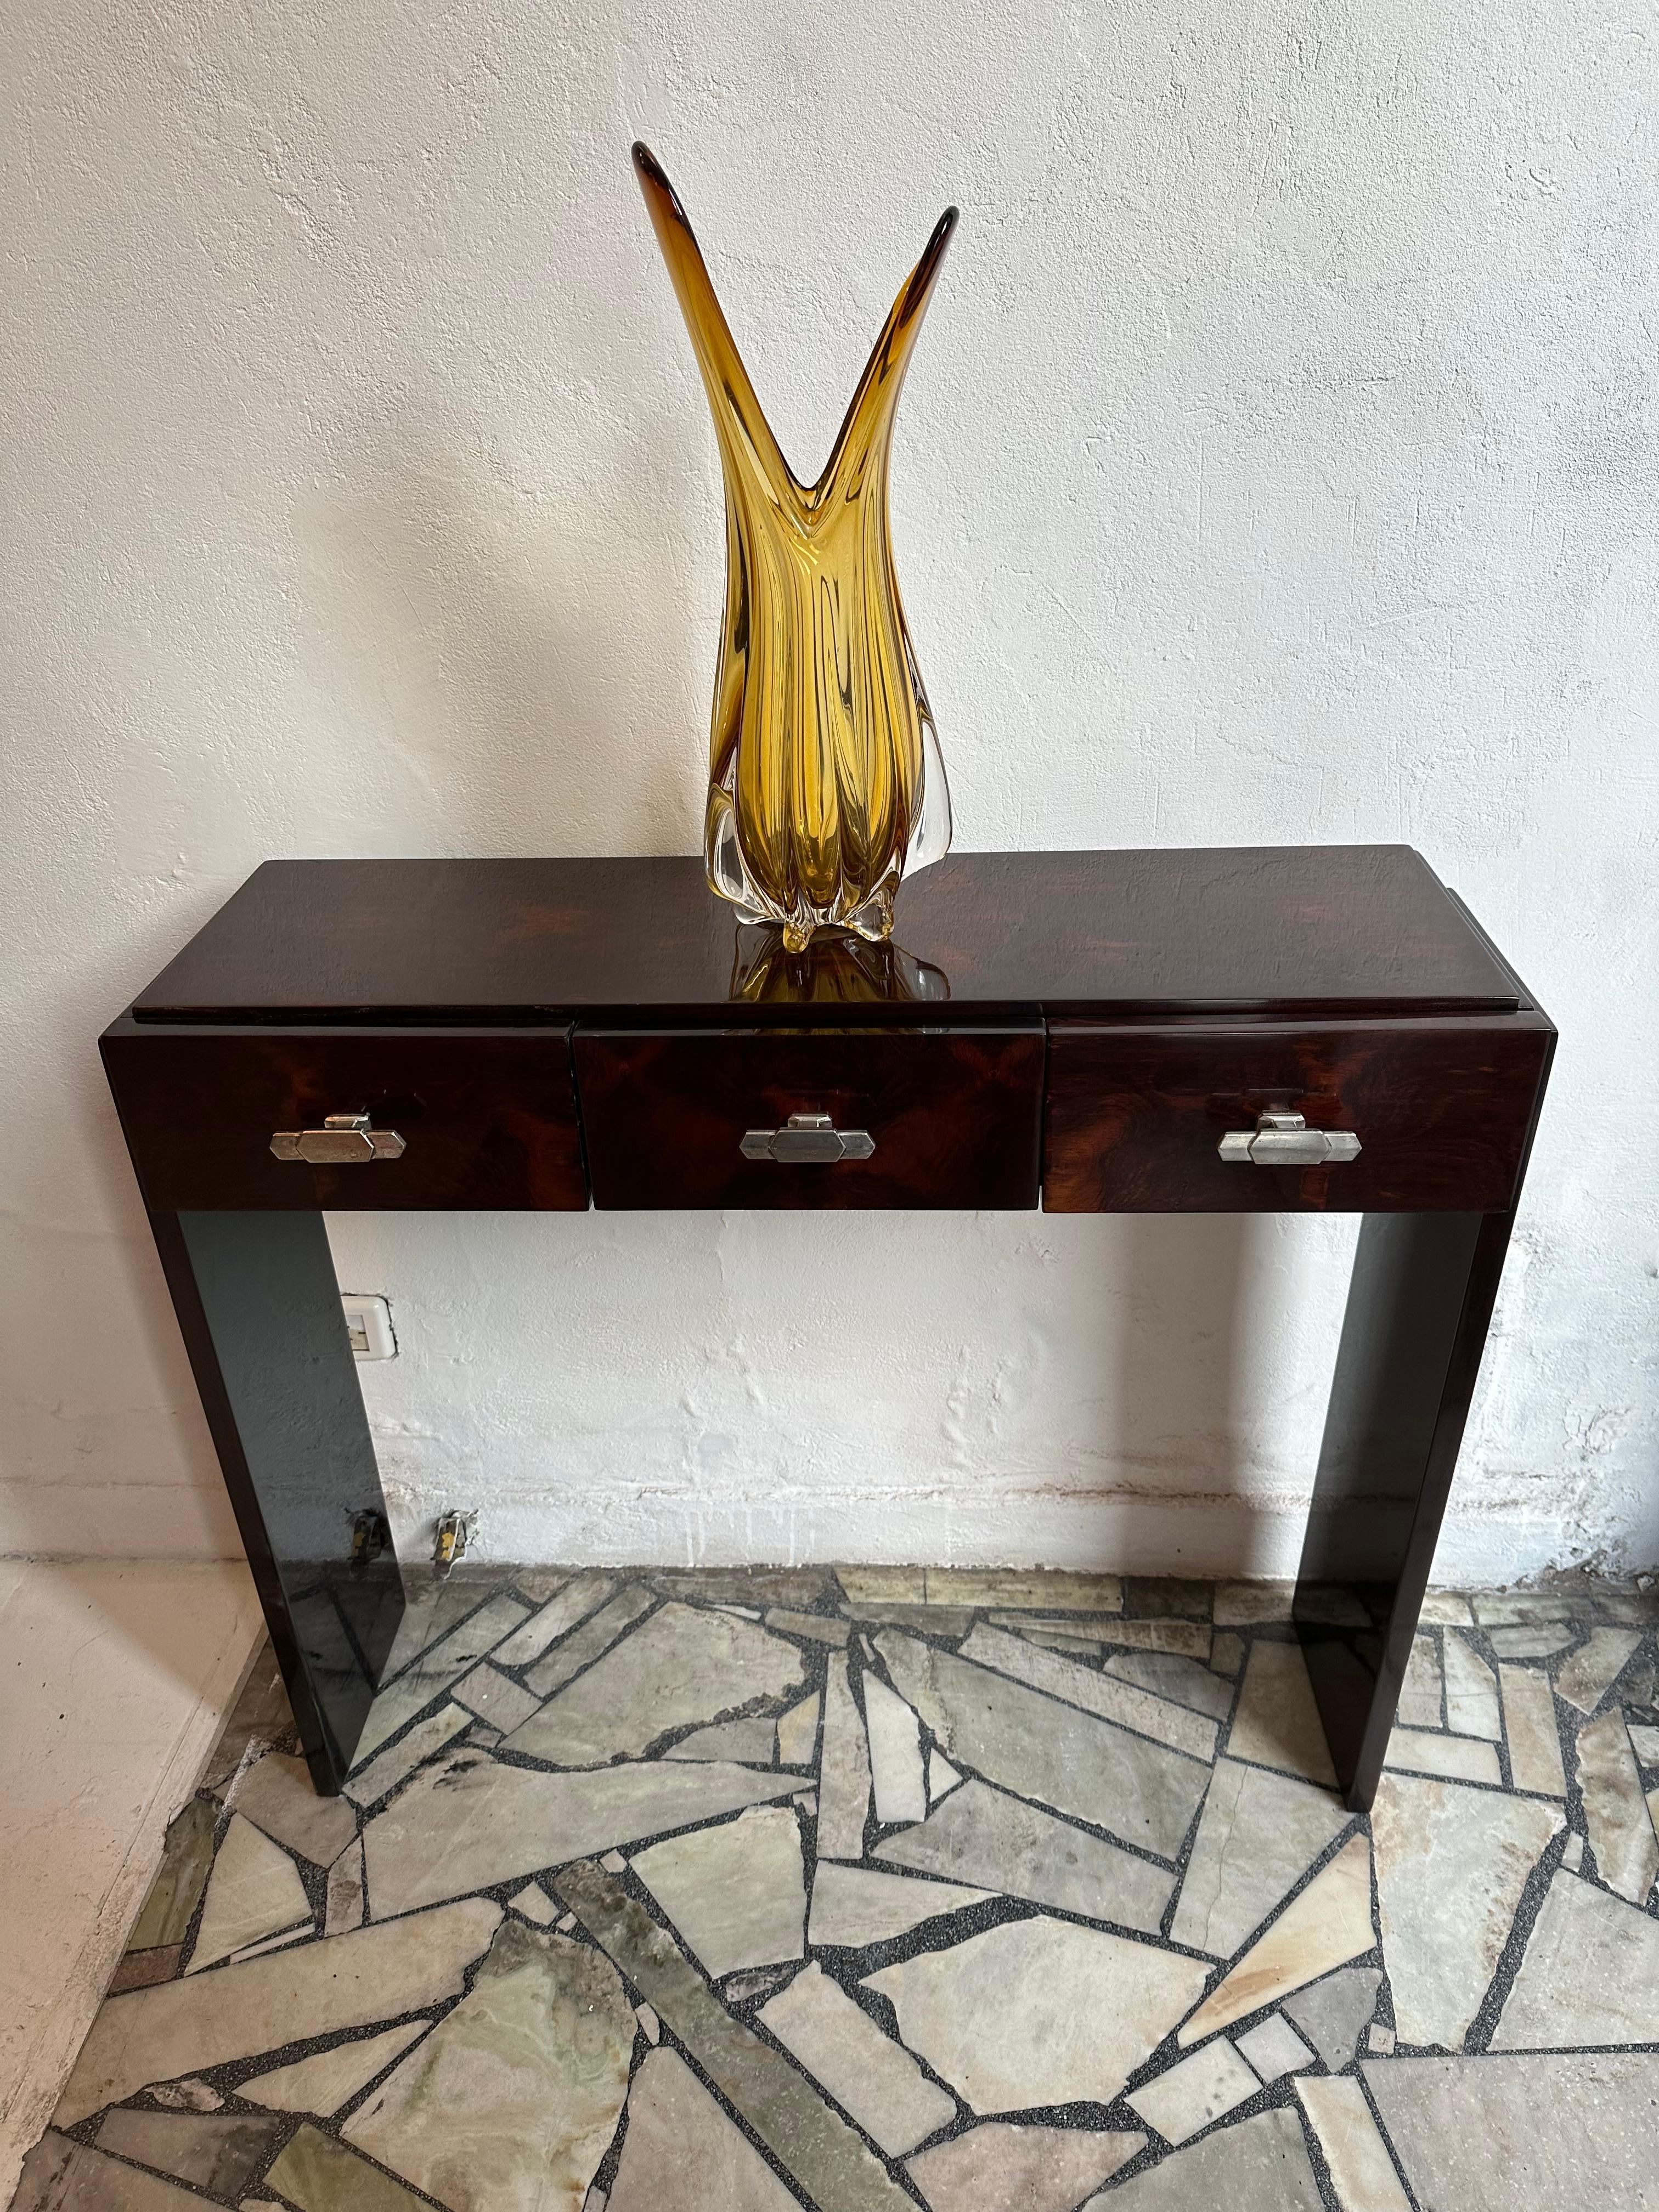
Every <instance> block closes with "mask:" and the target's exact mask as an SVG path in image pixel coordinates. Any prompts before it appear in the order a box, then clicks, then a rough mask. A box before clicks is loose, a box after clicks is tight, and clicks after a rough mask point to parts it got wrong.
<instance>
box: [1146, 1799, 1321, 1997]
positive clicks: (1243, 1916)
mask: <svg viewBox="0 0 1659 2212" xmlns="http://www.w3.org/2000/svg"><path fill="white" fill-rule="evenodd" d="M1348 1820H1349V1814H1348V1813H1347V1812H1346V1809H1345V1808H1344V1807H1342V1806H1341V1805H1340V1804H1339V1803H1338V1802H1337V1800H1336V1799H1335V1798H1334V1796H1330V1795H1328V1793H1327V1792H1326V1791H1324V1790H1316V1789H1315V1788H1313V1786H1312V1785H1311V1784H1309V1783H1306V1782H1295V1781H1291V1780H1290V1779H1289V1778H1287V1777H1285V1776H1282V1775H1278V1774H1267V1773H1264V1772H1262V1771H1261V1769H1260V1768H1259V1767H1254V1766H1241V1765H1238V1764H1237V1761H1236V1760H1233V1759H1220V1760H1218V1762H1217V1765H1216V1770H1215V1779H1214V1781H1213V1782H1212V1784H1210V1794H1209V1796H1208V1797H1206V1800H1205V1802H1204V1817H1203V1819H1202V1820H1200V1822H1199V1824H1198V1835H1197V1838H1196V1839H1195V1840H1194V1844H1193V1850H1192V1857H1191V1858H1190V1859H1189V1860H1188V1866H1187V1878H1186V1880H1185V1881H1184V1882H1183V1883H1182V1888H1181V1902H1180V1903H1179V1905H1176V1916H1175V1919H1174V1921H1173V1923H1171V1925H1170V1936H1171V1938H1172V1940H1173V1941H1174V1942H1177V1943H1184V1944H1185V1945H1186V1946H1187V1948H1188V1950H1192V1951H1205V1952H1207V1953H1208V1954H1209V1955H1210V1956H1211V1957H1212V1958H1214V1959H1231V1957H1232V1955H1233V1954H1234V1952H1235V1951H1237V1949H1238V1948H1239V1946H1240V1944H1241V1943H1243V1942H1245V1941H1246V1939H1247V1938H1248V1937H1249V1936H1252V1935H1254V1934H1255V1930H1256V1929H1258V1928H1259V1927H1260V1926H1261V1923H1262V1922H1263V1921H1264V1920H1265V1919H1266V1918H1267V1915H1268V1914H1269V1913H1270V1912H1271V1911H1273V1907H1274V1906H1275V1905H1278V1904H1279V1900H1280V1899H1282V1898H1284V1897H1286V1896H1288V1895H1289V1893H1290V1892H1291V1890H1292V1889H1293V1888H1294V1887H1295V1886H1296V1884H1297V1882H1298V1881H1301V1879H1302V1877H1303V1875H1304V1874H1306V1872H1307V1871H1308V1869H1309V1868H1310V1866H1311V1865H1312V1864H1313V1863H1314V1861H1315V1860H1316V1858H1318V1857H1319V1856H1320V1854H1321V1853H1322V1851H1325V1850H1328V1848H1329V1846H1330V1845H1331V1844H1334V1842H1335V1840H1336V1838H1338V1836H1340V1834H1341V1832H1342V1831H1343V1829H1344V1828H1346V1826H1347V1825H1348Z"/></svg>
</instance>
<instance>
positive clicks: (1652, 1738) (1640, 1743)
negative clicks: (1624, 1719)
mask: <svg viewBox="0 0 1659 2212" xmlns="http://www.w3.org/2000/svg"><path fill="white" fill-rule="evenodd" d="M1630 1743H1631V1749H1632V1751H1633V1752H1634V1753H1636V1756H1637V1757H1638V1759H1640V1760H1641V1762H1642V1764H1643V1765H1644V1766H1659V1728H1643V1727H1640V1726H1638V1724H1637V1723H1635V1722H1632V1723H1630Z"/></svg>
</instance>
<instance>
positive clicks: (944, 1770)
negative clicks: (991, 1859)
mask: <svg viewBox="0 0 1659 2212" xmlns="http://www.w3.org/2000/svg"><path fill="white" fill-rule="evenodd" d="M1656 1764H1659V1762H1656ZM961 1786H962V1777H961V1776H960V1775H959V1774H958V1773H957V1770H956V1769H955V1767H954V1766H952V1765H951V1762H950V1760H949V1759H947V1758H946V1757H945V1754H944V1753H943V1752H942V1751H940V1750H939V1747H938V1746H937V1745H935V1746H934V1747H933V1749H932V1750H931V1751H930V1752H929V1753H928V1754H927V1802H928V1803H929V1804H930V1805H937V1804H938V1802H939V1799H940V1798H941V1797H948V1796H950V1794H951V1791H952V1790H957V1789H960V1788H961Z"/></svg>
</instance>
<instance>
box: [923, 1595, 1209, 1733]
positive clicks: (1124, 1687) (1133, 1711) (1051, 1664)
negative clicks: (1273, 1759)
mask: <svg viewBox="0 0 1659 2212" xmlns="http://www.w3.org/2000/svg"><path fill="white" fill-rule="evenodd" d="M962 1656H963V1658H964V1659H972V1660H975V1661H977V1662H978V1663H979V1664H980V1665H981V1666H982V1667H994V1668H995V1669H996V1671H997V1672H998V1673H999V1674H1011V1675H1012V1677H1013V1678H1014V1680H1016V1681H1018V1682H1025V1683H1029V1684H1030V1687H1031V1688H1032V1689H1034V1690H1042V1691H1044V1692H1047V1694H1048V1696H1049V1697H1051V1698H1063V1699H1065V1700H1066V1703H1067V1704H1068V1705H1081V1706H1082V1708H1083V1709H1084V1711H1085V1712H1091V1713H1096V1714H1097V1715H1098V1716H1099V1717H1100V1718H1101V1719H1102V1720H1108V1721H1115V1722H1116V1723H1117V1724H1118V1725H1119V1727H1121V1728H1128V1729H1135V1730H1136V1731H1137V1732H1138V1733H1139V1735H1147V1736H1151V1737H1152V1739H1153V1740H1154V1741H1155V1742H1158V1743H1166V1744H1168V1745H1170V1747H1171V1748H1172V1749H1174V1750H1176V1751H1184V1752H1185V1753H1187V1754H1188V1757H1189V1758H1192V1759H1206V1760H1208V1759H1213V1758H1214V1757H1215V1728H1214V1724H1213V1723H1212V1722H1209V1721H1206V1720H1205V1719H1204V1718H1203V1717H1201V1716H1200V1715H1199V1714H1197V1713H1194V1712H1193V1711H1190V1710H1189V1709H1188V1707H1187V1706H1185V1705H1171V1704H1170V1702H1169V1700H1168V1699H1164V1698H1158V1697H1153V1696H1152V1695H1151V1694H1150V1693H1149V1692H1147V1691H1146V1690H1141V1689H1137V1688H1136V1687H1135V1686H1134V1685H1133V1683H1129V1682H1125V1681H1122V1680H1120V1679H1119V1677H1117V1676H1116V1675H1115V1674H1097V1672H1096V1671H1095V1669H1094V1668H1092V1667H1080V1666H1079V1664H1078V1663H1077V1662H1076V1660H1075V1659H1062V1658H1060V1657H1057V1656H1055V1654H1054V1653H1053V1652H1051V1651H1045V1650H1042V1649H1041V1648H1040V1647H1039V1646H1037V1645H1034V1644H1029V1643H1027V1642H1026V1641H1025V1640H1024V1638H1023V1637H1018V1636H1010V1635H1008V1634H1007V1633H1006V1632H1005V1631H1004V1630H1002V1629H1000V1628H985V1627H979V1628H975V1630H974V1632H973V1633H972V1635H971V1636H969V1638H968V1640H967V1642H966V1643H965V1644H963V1647H962Z"/></svg>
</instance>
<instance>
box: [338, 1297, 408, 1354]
mask: <svg viewBox="0 0 1659 2212" xmlns="http://www.w3.org/2000/svg"><path fill="white" fill-rule="evenodd" d="M340 1310H341V1312H342V1313H343V1314H344V1316H345V1325H346V1334H347V1335H348V1336H349V1338H350V1339H351V1350H352V1354H353V1357H354V1358H358V1359H395V1358H397V1357H398V1340H397V1338H396V1337H395V1336H394V1335H393V1334H392V1308H391V1307H390V1306H389V1305H388V1304H386V1300H385V1299H384V1298H381V1297H362V1296H360V1295H359V1294H358V1293H357V1292H356V1291H348V1292H347V1293H346V1294H345V1295H344V1296H343V1297H342V1298H341V1300H340Z"/></svg>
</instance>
